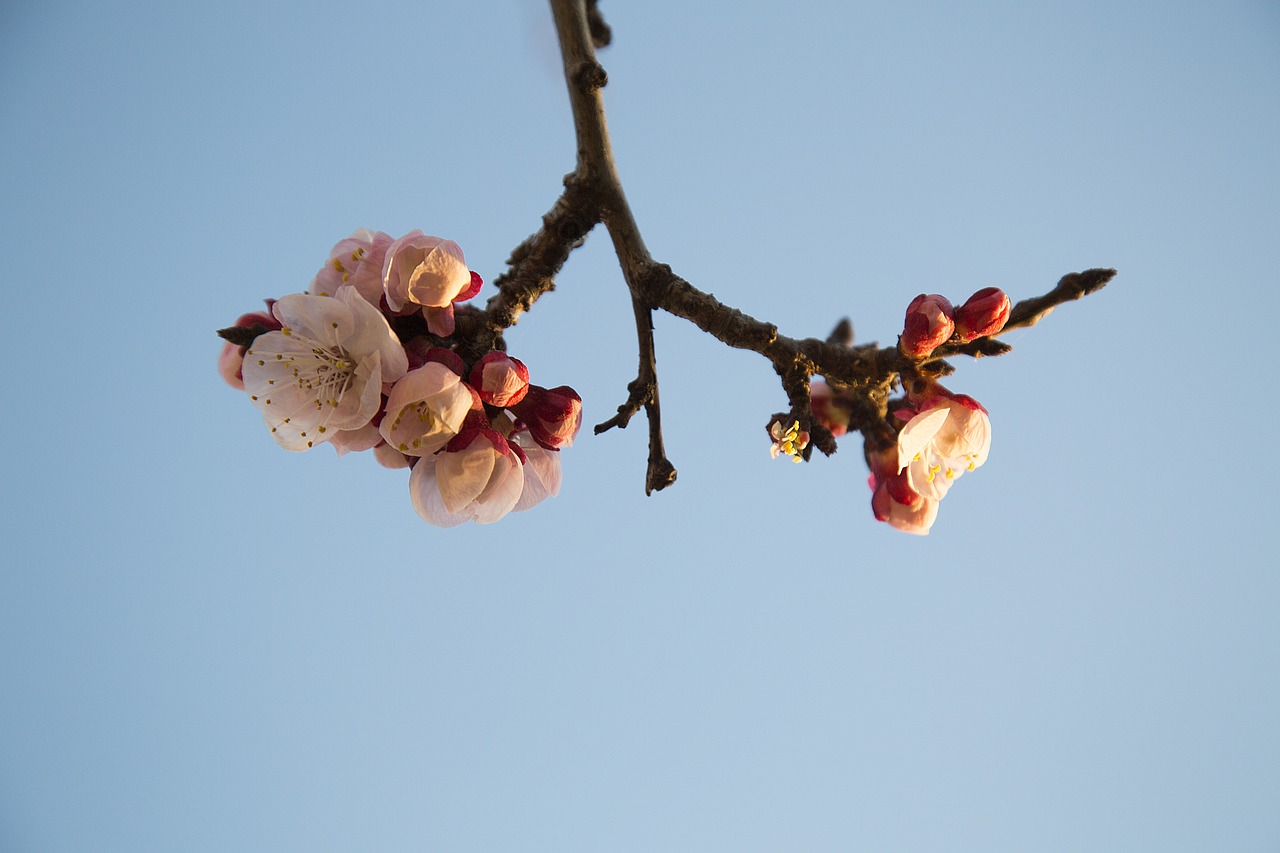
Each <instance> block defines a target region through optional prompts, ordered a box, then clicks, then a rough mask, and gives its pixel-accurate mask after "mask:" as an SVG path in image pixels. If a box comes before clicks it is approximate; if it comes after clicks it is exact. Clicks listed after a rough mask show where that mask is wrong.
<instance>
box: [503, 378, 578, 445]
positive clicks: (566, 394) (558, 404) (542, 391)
mask: <svg viewBox="0 0 1280 853" xmlns="http://www.w3.org/2000/svg"><path fill="white" fill-rule="evenodd" d="M511 411H512V412H514V413H515V416H516V417H518V418H519V419H520V420H521V421H523V422H524V423H525V425H526V426H527V427H528V428H529V434H530V435H531V436H533V440H534V441H536V442H537V443H538V444H540V445H541V446H542V447H545V448H546V449H547V450H559V449H560V448H561V447H568V446H569V445H571V444H573V439H574V436H576V435H577V434H578V429H579V427H581V426H582V398H581V397H579V396H578V392H577V391H574V390H573V389H572V388H570V387H568V386H567V385H561V386H560V387H559V388H551V389H547V388H542V387H539V386H537V385H530V386H529V393H528V394H526V395H525V398H524V399H523V400H521V401H520V402H519V403H516V404H515V405H513V406H512V407H511Z"/></svg>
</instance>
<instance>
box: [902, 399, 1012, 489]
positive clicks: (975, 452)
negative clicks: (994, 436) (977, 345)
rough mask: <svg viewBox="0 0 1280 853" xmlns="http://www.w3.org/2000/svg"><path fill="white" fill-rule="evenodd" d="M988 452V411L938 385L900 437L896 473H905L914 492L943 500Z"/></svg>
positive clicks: (981, 461)
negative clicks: (963, 475) (952, 486)
mask: <svg viewBox="0 0 1280 853" xmlns="http://www.w3.org/2000/svg"><path fill="white" fill-rule="evenodd" d="M900 414H901V413H900ZM990 450H991V419H990V418H989V417H988V416H987V410H986V409H984V408H983V407H982V405H981V404H980V403H978V401H977V400H974V399H973V398H972V397H969V396H966V395H964V394H951V393H950V392H947V391H944V390H943V389H942V388H941V387H940V386H937V387H936V391H935V393H933V394H931V395H930V396H928V397H927V398H925V399H924V400H922V401H921V404H920V407H919V408H918V409H917V410H915V411H914V413H913V414H911V417H910V420H908V421H907V423H906V425H905V426H903V428H902V431H901V432H900V433H898V462H899V470H903V469H905V470H906V474H907V480H908V482H909V483H910V485H911V488H912V489H914V490H915V491H916V492H918V493H919V494H921V495H923V496H924V497H927V498H931V499H933V500H941V499H942V497H943V496H944V495H946V493H947V491H948V490H949V489H950V488H951V484H952V483H953V482H955V481H956V480H957V479H959V478H960V476H961V475H962V474H964V473H965V472H966V471H972V470H974V469H975V468H978V467H979V466H981V465H982V464H983V463H984V462H986V461H987V455H988V453H989V452H990Z"/></svg>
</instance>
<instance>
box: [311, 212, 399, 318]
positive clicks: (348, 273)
mask: <svg viewBox="0 0 1280 853" xmlns="http://www.w3.org/2000/svg"><path fill="white" fill-rule="evenodd" d="M392 242H393V241H392V239H391V235H390V234H385V233H383V232H382V231H370V230H369V229H367V228H361V229H359V230H358V231H356V232H355V233H354V234H352V235H351V236H350V237H348V238H346V239H345V240H340V241H339V242H338V243H337V245H335V246H334V247H333V249H331V250H330V251H329V260H328V261H326V262H325V265H324V266H323V267H321V268H320V271H319V272H318V273H316V277H315V278H314V279H312V280H311V287H310V288H309V289H308V290H307V292H308V293H312V294H315V295H316V296H333V295H334V294H336V293H337V292H338V288H339V287H342V286H343V285H347V286H350V287H354V288H355V289H356V292H357V293H359V294H360V295H361V296H363V297H364V298H365V299H367V300H369V303H370V304H371V305H373V306H375V307H377V306H378V305H381V304H382V265H383V262H384V260H385V259H386V254H387V249H388V248H389V247H390V246H391V243H392Z"/></svg>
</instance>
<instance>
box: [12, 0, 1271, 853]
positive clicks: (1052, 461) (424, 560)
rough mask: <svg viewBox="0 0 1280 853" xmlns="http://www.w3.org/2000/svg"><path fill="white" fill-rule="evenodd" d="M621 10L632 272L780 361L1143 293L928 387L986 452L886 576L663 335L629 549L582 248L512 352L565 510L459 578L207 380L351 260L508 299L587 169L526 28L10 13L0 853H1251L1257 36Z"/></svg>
mask: <svg viewBox="0 0 1280 853" xmlns="http://www.w3.org/2000/svg"><path fill="white" fill-rule="evenodd" d="M602 8H603V11H604V12H605V13H606V16H607V18H608V20H609V22H610V24H611V25H612V26H613V28H614V33H615V41H614V45H613V46H612V47H610V48H608V50H607V51H605V52H604V53H603V54H602V56H601V60H602V62H603V63H604V65H605V67H606V68H607V69H608V72H609V85H608V87H607V88H606V89H605V92H604V95H605V103H606V108H607V110H608V116H609V121H610V129H611V131H612V133H613V139H614V144H615V150H616V153H617V156H618V161H619V168H620V171H621V175H622V178H623V181H624V183H625V185H626V188H627V192H628V194H629V197H630V200H631V203H632V205H633V208H634V210H635V213H636V215H637V217H638V219H639V222H640V225H641V228H642V230H643V232H644V235H645V238H646V240H647V242H648V244H649V247H650V249H651V250H652V251H653V252H654V254H655V255H656V256H657V257H658V259H660V260H662V261H664V262H667V263H670V264H671V265H672V266H673V267H674V268H675V270H676V271H677V272H678V273H680V274H681V275H683V276H684V277H686V278H688V279H689V280H690V281H692V282H693V283H694V284H696V285H697V286H699V287H700V288H702V289H703V290H706V291H710V292H713V293H715V294H716V295H717V296H718V297H720V298H721V299H723V300H725V301H726V302H728V303H730V304H733V305H735V306H737V307H740V308H742V309H743V310H745V311H747V312H748V313H751V314H753V315H755V316H757V317H760V318H762V319H768V320H770V321H773V322H775V323H777V324H779V326H780V327H781V328H782V330H783V332H784V333H786V334H790V335H793V336H807V335H816V336H825V335H826V334H827V332H828V331H829V330H830V328H831V327H832V326H833V325H834V323H835V322H836V321H837V320H838V319H839V318H840V317H841V316H844V315H848V316H850V317H851V318H852V319H853V321H854V324H855V326H856V328H857V331H858V337H859V340H861V341H868V340H880V341H882V342H885V341H892V340H893V339H894V337H895V335H896V334H897V332H898V331H899V330H900V328H901V322H902V313H903V310H904V308H905V306H906V304H907V302H908V301H909V300H910V299H911V298H912V297H913V296H915V295H916V294H917V293H920V292H922V291H928V292H941V293H944V294H947V295H949V296H951V297H952V298H953V299H956V300H958V301H959V300H963V299H964V298H965V297H966V296H967V295H968V294H969V293H971V292H973V291H974V290H976V289H978V288H981V287H985V286H988V285H993V284H996V285H1000V286H1001V287H1004V288H1005V289H1006V290H1007V291H1008V292H1009V293H1010V294H1011V295H1012V296H1013V298H1014V299H1015V300H1016V299H1018V298H1021V297H1026V296H1032V295H1037V294H1040V293H1043V292H1045V291H1047V290H1048V289H1049V288H1051V287H1052V286H1053V285H1054V283H1055V282H1056V281H1057V279H1058V278H1059V276H1061V275H1062V274H1064V273H1067V272H1071V271H1075V270H1080V269H1085V268H1088V267H1095V266H1114V267H1117V268H1118V269H1119V270H1120V275H1119V277H1118V278H1116V280H1115V281H1114V283H1113V284H1112V285H1111V286H1110V287H1108V288H1107V289H1106V290H1104V291H1103V292H1101V293H1100V294H1098V295H1096V296H1093V297H1090V298H1088V299H1086V300H1084V301H1083V302H1079V303H1074V304H1071V305H1067V306H1064V307H1062V308H1059V309H1058V310H1057V311H1056V312H1055V313H1054V315H1053V316H1051V317H1049V318H1048V319H1047V320H1046V321H1044V322H1043V323H1042V324H1041V325H1040V326H1038V327H1037V328H1035V329H1033V330H1029V331H1022V332H1017V333H1013V334H1011V335H1010V336H1008V340H1009V342H1010V343H1012V344H1013V345H1014V351H1013V352H1012V353H1011V354H1010V355H1009V356H1007V357H1004V358H999V359H987V360H983V361H980V362H970V361H963V362H959V363H958V366H959V372H958V374H957V375H956V376H955V377H953V379H952V380H951V381H950V383H949V384H950V385H951V387H952V388H953V389H954V390H957V391H963V392H967V393H970V394H972V395H974V396H975V397H977V398H978V399H980V400H982V401H983V402H984V403H985V404H986V406H987V407H988V409H989V410H990V411H991V416H992V421H993V431H994V444H993V447H992V452H991V458H990V461H989V462H988V464H987V465H986V466H985V467H984V468H983V469H981V470H980V471H978V472H977V473H975V474H972V475H970V476H968V477H966V478H965V479H964V480H963V482H962V483H960V485H958V486H957V487H956V488H955V489H954V490H953V491H952V492H951V494H950V495H949V496H948V498H947V500H946V501H945V502H944V503H943V505H942V511H941V514H940V517H939V519H938V522H937V524H936V525H935V527H934V530H933V533H932V535H930V536H929V537H927V538H916V537H911V536H906V535H903V534H899V533H896V532H895V531H893V530H890V529H889V528H887V527H886V526H885V525H882V524H877V523H876V522H875V521H874V520H873V519H872V517H871V511H870V506H869V498H870V495H869V492H868V490H867V487H866V483H865V481H866V473H867V472H866V468H865V465H864V463H863V461H862V457H861V452H860V448H859V445H858V444H857V443H856V442H850V443H848V444H847V445H846V446H844V447H843V448H842V450H841V452H840V453H839V454H837V456H836V457H834V458H832V459H830V460H826V459H817V460H815V461H814V462H813V463H812V464H809V465H806V466H797V465H790V464H786V463H784V462H774V461H771V460H770V459H769V456H768V453H767V450H768V440H767V438H766V437H765V433H764V426H765V423H766V421H767V418H768V417H769V414H770V413H772V412H775V411H778V410H779V409H782V408H785V397H784V395H783V394H782V392H781V389H780V388H779V386H778V383H777V381H776V378H775V377H774V376H773V374H772V371H771V370H770V368H769V366H768V365H767V364H766V363H765V362H764V361H763V360H762V359H761V358H759V357H758V356H755V355H754V354H750V353H740V352H733V351H728V350H726V349H725V348H724V347H723V346H722V345H720V344H719V343H717V342H715V341H713V340H711V339H710V338H709V337H707V336H705V335H703V334H701V333H699V332H698V331H697V330H696V329H694V328H693V327H692V326H690V325H688V324H687V323H684V322H683V321H680V320H678V319H676V318H673V317H670V316H668V315H659V316H658V318H657V344H658V360H659V369H660V371H661V377H662V379H661V381H662V386H661V387H662V394H663V405H664V414H665V426H666V438H667V446H668V451H669V453H670V455H671V458H672V459H673V461H674V462H675V463H676V465H677V466H678V467H679V471H680V477H679V481H678V483H677V484H676V485H675V486H674V487H673V488H672V489H670V490H668V491H666V492H663V493H662V494H659V495H655V496H653V497H650V498H646V497H645V496H644V494H643V477H644V465H645V457H646V443H645V427H644V425H643V420H642V419H637V421H635V422H634V423H633V425H632V427H631V428H630V429H628V430H626V431H623V432H618V431H615V432H612V433H609V434H606V435H604V436H600V437H593V436H591V435H590V429H589V426H590V424H594V423H598V422H600V421H602V420H605V419H606V418H608V417H609V416H610V415H611V414H612V413H613V411H614V409H615V407H616V406H617V405H618V403H620V402H621V401H622V400H623V399H624V397H625V395H626V384H627V382H628V381H630V380H631V378H632V377H633V376H634V371H635V361H636V355H635V345H634V340H633V330H632V325H631V323H632V321H631V312H630V307H629V303H628V298H627V295H626V291H625V288H624V286H623V283H622V280H621V276H620V274H619V272H618V270H617V267H616V264H615V263H614V261H613V259H612V257H611V249H610V246H609V242H608V240H607V238H606V236H605V235H604V233H603V231H601V232H597V233H593V234H592V235H591V237H590V238H589V239H588V241H587V244H586V246H585V247H584V248H583V249H581V250H580V251H578V252H576V253H575V254H574V255H573V257H572V258H571V260H570V262H569V264H568V266H567V267H566V269H565V271H564V273H563V275H562V276H561V277H560V279H559V284H558V289H557V290H556V292H554V293H552V294H550V295H548V296H547V297H545V298H544V299H543V300H542V301H540V302H539V303H538V304H537V305H536V306H535V308H534V310H533V311H532V312H531V313H530V314H528V315H526V316H525V318H523V320H522V321H521V323H520V324H519V326H518V327H516V328H514V329H512V330H511V332H510V333H509V335H508V342H509V345H510V349H511V352H512V353H513V354H514V355H517V356H518V357H520V358H522V359H523V360H525V361H526V363H527V364H528V365H529V366H530V369H531V371H532V374H533V379H534V381H535V382H538V383H540V384H543V385H548V386H550V385H558V384H569V385H572V386H574V387H575V388H577V389H578V390H579V391H580V392H581V394H582V396H583V398H584V401H585V403H584V406H585V410H586V421H587V424H588V428H587V429H584V431H583V435H582V436H581V437H580V439H579V441H578V443H577V445H576V446H574V447H573V448H572V449H570V450H568V451H566V452H565V453H564V456H563V461H564V477H565V479H564V488H563V492H562V494H561V495H560V497H559V498H557V499H555V500H553V501H549V502H548V503H546V504H544V505H542V506H540V507H538V508H537V509H535V510H533V511H531V512H527V513H523V514H520V515H513V516H510V517H508V518H506V519H504V520H503V521H502V522H501V523H499V524H497V525H492V526H487V527H476V526H474V525H469V526H466V527H462V528H458V529H455V530H448V531H445V530H438V529H435V528H431V527H429V526H427V525H425V524H424V523H423V522H422V521H420V520H419V518H418V517H417V515H416V514H415V513H414V511H413V508H412V506H411V505H410V502H409V498H408V490H407V486H406V481H407V477H406V475H405V472H402V471H387V470H384V469H382V468H380V467H378V466H377V465H376V464H375V463H374V462H373V460H372V459H371V458H367V457H362V456H350V457H344V458H342V459H338V458H336V457H335V456H334V454H333V451H332V450H331V449H329V448H321V449H318V450H316V451H313V452H310V453H305V454H290V453H286V452H284V451H282V450H281V449H279V448H278V447H277V446H276V445H275V443H274V442H273V441H272V440H271V439H270V437H269V435H268V433H267V431H266V429H265V428H264V427H263V425H262V422H261V419H260V418H259V415H258V413H257V411H256V410H255V409H254V408H253V407H252V406H251V405H250V404H249V402H248V401H247V400H246V399H244V397H243V396H241V395H239V394H237V393H236V392H234V391H232V390H230V389H229V388H227V387H226V386H225V385H223V384H222V382H221V381H220V379H219V378H218V375H217V372H216V370H215V360H216V356H217V353H218V349H219V342H218V341H217V339H216V338H215V337H214V335H213V330H214V329H216V328H218V327H220V326H225V325H227V324H229V323H231V322H233V321H234V320H235V318H236V317H237V316H238V315H239V314H240V313H242V312H245V311H249V310H253V309H255V308H256V307H257V306H258V305H260V300H261V299H263V298H264V297H269V296H279V295H282V294H284V293H288V292H294V291H299V290H303V289H305V288H306V286H307V285H308V283H309V282H310V279H311V277H312V275H313V274H314V273H315V271H316V270H317V269H318V268H319V266H320V264H321V263H322V262H323V260H324V258H325V257H326V256H327V253H328V250H329V247H330V246H331V245H332V244H333V243H334V242H336V241H337V240H339V239H340V238H342V237H344V236H346V235H347V234H349V233H350V232H351V231H353V230H354V229H356V228H358V227H361V226H367V227H370V228H376V229H381V230H384V231H388V232H390V233H392V234H401V233H404V232H406V231H408V230H410V229H412V228H421V229H423V230H425V231H426V232H427V233H431V234H438V235H440V236H445V237H450V238H452V239H454V240H456V241H458V242H459V243H460V244H461V245H462V247H463V248H464V250H465V251H466V255H467V260H468V262H469V263H470V265H471V267H472V268H473V269H475V270H477V271H478V272H480V273H481V275H483V276H484V277H485V279H486V280H492V279H493V278H494V277H496V276H497V275H498V274H499V273H500V272H501V271H502V270H503V268H504V261H505V259H506V257H507V254H508V252H509V251H510V250H511V249H512V248H513V247H514V246H515V245H517V244H518V243H519V242H520V241H521V240H522V239H524V238H525V237H526V236H527V235H528V234H530V233H531V232H532V231H533V230H535V229H536V228H537V226H538V225H539V222H540V217H541V215H542V214H543V213H544V212H545V211H546V210H547V209H548V208H549V207H550V206H551V204H552V202H553V201H554V200H555V198H556V196H557V194H558V192H559V189H560V180H561V177H562V176H563V175H564V174H565V173H567V172H568V171H570V170H571V169H572V167H573V162H574V140H573V136H572V125H571V122H570V118H569V110H568V101H567V98H566V96H565V93H564V87H563V82H562V80H561V78H560V69H559V61H558V53H557V48H556V46H555V42H554V34H553V30H552V28H551V25H550V14H549V11H548V10H547V9H546V8H545V6H544V5H543V4H541V3H537V2H532V0H528V2H515V0H505V1H504V0H491V2H484V3H458V2H450V3H445V2H437V3H431V2H420V3H403V4H401V3H388V2H369V3H364V4H359V6H355V5H352V4H336V3H323V2H322V3H295V4H277V3H266V4H260V3H248V2H240V0H230V2H220V3H209V4H185V3H159V2H154V3H152V2H106V3H89V2H57V1H56V0H44V1H43V2H28V0H16V2H15V0H10V2H6V3H4V4H3V6H0V122H2V123H3V133H2V134H0V225H2V226H3V232H2V233H3V234H4V235H5V246H6V247H7V248H6V250H5V253H4V263H3V269H4V273H3V278H4V281H5V283H6V286H5V298H6V300H7V308H6V310H5V314H4V316H5V321H4V329H5V340H6V343H7V347H6V351H7V364H8V369H6V370H5V371H3V380H0V381H3V393H4V399H5V400H6V401H7V402H6V403H5V413H6V415H5V417H4V418H3V426H0V429H2V430H3V437H4V442H5V445H6V447H7V448H8V456H7V459H6V463H5V465H4V475H3V483H4V513H3V515H2V516H0V531H2V532H3V542H4V557H3V570H2V571H0V849H2V850H6V851H9V850H12V851H22V853H27V851H32V853H45V851H50V852H52V851H59V853H60V851H174V850H182V851H228V850H242V851H281V850H306V851H348V850H378V851H399V850H405V851H409V850H414V851H421V850H432V851H499V850H512V851H516V850H518V851H601V850H609V851H655V850H661V851H709V850H726V851H847V850H904V851H915V850H923V851H938V850H966V851H967V850H974V851H1026V850H1036V851H1080V850H1089V851H1134V850H1160V851H1203V850H1232V851H1274V850H1276V849H1278V848H1280V809H1277V803H1280V726H1277V720H1280V620H1278V619H1277V614H1278V611H1280V559H1278V553H1280V549H1278V548H1277V546H1276V544H1275V541H1276V540H1275V529H1276V520H1275V511H1274V507H1275V499H1274V491H1275V487H1274V482H1275V476H1276V454H1275V450H1274V447H1275V438H1274V436H1273V431H1274V424H1275V422H1276V416H1277V405H1276V402H1275V398H1276V394H1275V391H1274V390H1273V385H1274V376H1273V374H1274V370H1275V356H1274V353H1273V352H1272V350H1273V347H1272V346H1271V341H1272V340H1273V338H1274V331H1273V327H1274V325H1275V322H1276V321H1275V317H1276V315H1277V307H1276V305H1277V302H1276V300H1277V296H1276V269H1277V267H1278V265H1280V249H1278V247H1280V201H1278V199H1280V158H1278V157H1277V140H1278V139H1280V96H1278V95H1277V93H1278V92H1280V7H1278V6H1277V5H1276V4H1275V3H1274V2H1269V0H1225V2H1219V3H1190V2H1177V1H1176V0H1175V2H1163V0H1162V2H1147V0H1133V1H1132V2H1119V3H1117V2H1113V0H1107V1H1106V2H1090V0H1085V2H1030V3H1028V2H988V3H977V4H975V3H947V2H924V1H923V0H922V2H907V3H898V4H882V3H874V4H873V3H866V4H863V3H846V2H808V3H796V4H780V3H777V2H735V3H727V2H715V3H713V2H706V3H696V2H695V3H674V2H673V3H625V2H621V0H607V2H605V3H603V4H602ZM492 293H493V290H492V288H491V287H486V288H485V290H484V291H482V293H481V295H480V297H479V298H478V301H479V302H481V303H483V301H484V300H485V299H487V298H488V297H489V296H490V295H492Z"/></svg>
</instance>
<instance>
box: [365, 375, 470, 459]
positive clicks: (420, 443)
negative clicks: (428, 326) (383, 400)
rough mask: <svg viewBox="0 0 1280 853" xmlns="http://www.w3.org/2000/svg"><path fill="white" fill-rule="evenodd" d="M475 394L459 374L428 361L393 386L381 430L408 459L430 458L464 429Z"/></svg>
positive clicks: (379, 428) (379, 427) (390, 443)
mask: <svg viewBox="0 0 1280 853" xmlns="http://www.w3.org/2000/svg"><path fill="white" fill-rule="evenodd" d="M473 393H474V392H473V391H472V390H471V389H470V388H468V387H467V386H466V385H464V384H463V382H462V379H461V378H460V377H459V376H458V374H456V373H454V372H453V371H452V370H450V369H449V368H447V367H445V366H444V365H443V364H440V363H439V362H435V361H431V362H427V363H426V364H424V365H422V366H421V367H419V368H417V369H416V370H411V371H409V372H408V373H406V374H405V375H404V377H403V378H402V379H401V380H400V381H399V382H397V383H396V384H395V385H394V386H393V387H392V389H391V393H390V394H389V395H388V396H387V404H386V406H385V411H386V414H385V415H384V416H383V418H382V423H381V424H380V425H379V426H378V431H379V432H380V433H381V435H382V438H383V439H384V440H385V441H386V442H387V444H389V445H390V446H391V447H393V448H395V449H396V450H398V451H400V452H401V453H403V454H405V455H406V456H429V455H431V454H432V453H435V452H436V451H437V450H439V449H440V448H442V447H444V446H445V445H446V444H448V443H449V441H450V440H451V439H452V438H453V437H454V436H455V435H457V434H458V431H459V430H460V429H462V424H463V421H464V420H465V418H466V416H467V412H468V411H470V410H471V408H472V401H473V399H474V398H473V397H472V394H473Z"/></svg>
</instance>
